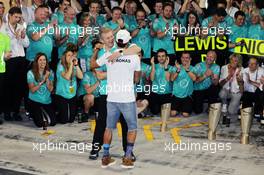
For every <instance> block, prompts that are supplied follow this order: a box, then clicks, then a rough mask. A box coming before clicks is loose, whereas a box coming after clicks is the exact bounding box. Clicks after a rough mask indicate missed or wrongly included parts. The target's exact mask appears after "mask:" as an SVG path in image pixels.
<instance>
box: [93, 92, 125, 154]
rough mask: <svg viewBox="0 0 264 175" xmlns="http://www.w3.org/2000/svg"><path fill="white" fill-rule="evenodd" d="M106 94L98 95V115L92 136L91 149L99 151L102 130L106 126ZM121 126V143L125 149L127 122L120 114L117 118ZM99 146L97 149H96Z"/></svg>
mask: <svg viewBox="0 0 264 175" xmlns="http://www.w3.org/2000/svg"><path fill="white" fill-rule="evenodd" d="M106 98H107V96H106V95H101V96H100V97H99V106H98V110H99V116H98V118H97V119H96V125H95V130H94V136H93V142H92V143H93V150H94V151H99V150H100V149H101V147H102V145H103V142H104V132H105V128H106V117H107V108H106V103H107V102H106ZM119 121H120V123H121V127H122V144H123V150H124V151H126V147H127V132H128V128H127V123H126V121H125V119H124V117H123V116H122V115H121V116H120V119H119ZM98 147H99V150H97V149H98Z"/></svg>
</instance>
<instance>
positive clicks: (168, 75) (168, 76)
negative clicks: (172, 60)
mask: <svg viewBox="0 0 264 175" xmlns="http://www.w3.org/2000/svg"><path fill="white" fill-rule="evenodd" d="M165 77H166V80H167V81H170V73H169V71H166V72H165Z"/></svg>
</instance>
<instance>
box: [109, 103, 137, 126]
mask: <svg viewBox="0 0 264 175" xmlns="http://www.w3.org/2000/svg"><path fill="white" fill-rule="evenodd" d="M120 113H122V114H123V116H124V118H125V120H126V122H127V126H128V131H134V130H137V108H136V102H131V103H116V102H107V124H106V128H108V129H115V128H116V124H117V122H118V120H119V117H120Z"/></svg>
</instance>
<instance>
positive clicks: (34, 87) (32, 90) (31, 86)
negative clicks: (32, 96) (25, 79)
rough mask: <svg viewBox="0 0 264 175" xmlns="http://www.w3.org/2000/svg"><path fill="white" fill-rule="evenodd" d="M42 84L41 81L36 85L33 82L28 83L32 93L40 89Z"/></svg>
mask: <svg viewBox="0 0 264 175" xmlns="http://www.w3.org/2000/svg"><path fill="white" fill-rule="evenodd" d="M40 86H41V83H39V84H38V85H36V86H35V85H34V84H33V83H32V84H28V88H29V90H30V91H31V92H32V93H35V92H36V91H38V90H39V88H40Z"/></svg>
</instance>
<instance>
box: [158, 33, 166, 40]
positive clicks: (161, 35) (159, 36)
mask: <svg viewBox="0 0 264 175" xmlns="http://www.w3.org/2000/svg"><path fill="white" fill-rule="evenodd" d="M165 36H166V33H165V32H161V31H158V32H157V38H159V39H161V38H164V37H165Z"/></svg>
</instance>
